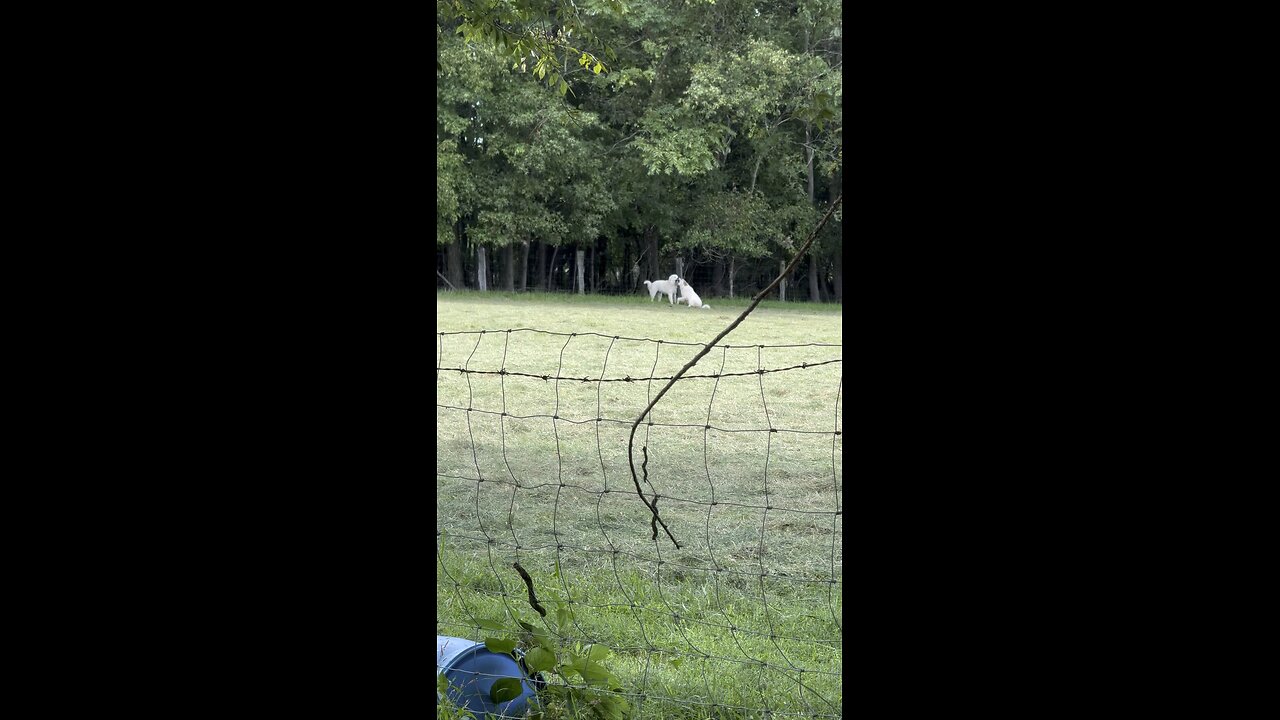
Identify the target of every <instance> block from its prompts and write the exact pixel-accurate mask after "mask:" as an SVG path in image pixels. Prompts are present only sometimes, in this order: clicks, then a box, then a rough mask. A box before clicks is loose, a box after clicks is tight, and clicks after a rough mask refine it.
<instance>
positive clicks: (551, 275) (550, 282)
mask: <svg viewBox="0 0 1280 720" xmlns="http://www.w3.org/2000/svg"><path fill="white" fill-rule="evenodd" d="M558 254H560V246H559V245H553V246H552V247H551V262H550V264H548V265H547V292H555V291H556V276H557V275H559V274H560V273H559V272H557V269H558V268H557V267H556V255H558Z"/></svg>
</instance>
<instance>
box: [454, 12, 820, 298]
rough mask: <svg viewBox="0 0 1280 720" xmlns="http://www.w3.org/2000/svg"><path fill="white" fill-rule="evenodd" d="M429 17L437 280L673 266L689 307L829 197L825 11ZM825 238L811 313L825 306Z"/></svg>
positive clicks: (736, 279) (624, 286)
mask: <svg viewBox="0 0 1280 720" xmlns="http://www.w3.org/2000/svg"><path fill="white" fill-rule="evenodd" d="M440 6H443V9H441V10H440V12H438V31H437V39H438V44H439V50H438V61H437V68H438V71H437V85H438V87H437V115H438V117H437V161H436V164H437V201H436V205H437V231H436V239H437V245H438V246H439V247H440V248H442V250H443V253H442V254H443V256H444V268H445V274H446V275H447V276H448V277H449V278H450V279H451V280H456V281H458V282H459V283H461V282H463V278H464V276H465V282H466V285H467V286H469V287H482V288H483V287H488V286H489V285H490V282H489V281H488V278H489V276H493V277H494V278H497V279H498V280H499V282H498V284H499V285H500V286H501V287H503V288H504V289H523V288H524V287H526V286H527V285H528V283H529V281H530V279H531V280H532V284H533V285H534V286H535V287H544V288H547V289H557V290H568V289H571V288H576V289H577V290H578V291H579V292H582V291H583V290H584V289H587V288H589V289H591V290H593V291H605V292H618V291H632V290H635V289H636V288H637V287H638V286H639V283H640V280H643V279H653V278H658V277H665V276H666V275H668V274H669V273H670V272H672V271H676V270H677V268H680V269H682V274H687V273H689V272H699V273H704V274H703V275H701V276H700V277H702V278H704V279H705V278H709V288H708V287H707V286H706V285H705V284H704V285H703V286H702V287H700V290H702V294H703V295H704V297H712V296H714V295H716V294H728V293H733V294H742V293H747V292H753V291H754V290H755V289H758V287H759V286H760V285H761V284H763V283H765V282H767V281H768V280H769V279H771V278H772V276H773V275H776V273H777V270H778V268H779V263H780V262H782V261H783V260H785V259H787V258H789V256H790V254H791V253H793V252H794V240H796V239H799V238H802V237H803V236H804V234H807V233H808V231H809V229H810V228H812V226H813V224H814V223H815V222H816V221H817V218H818V217H819V216H820V214H821V212H822V211H823V210H825V208H826V205H827V203H828V202H830V201H831V200H832V199H833V198H834V197H835V196H836V195H838V194H839V192H840V183H841V180H840V160H841V157H842V155H841V152H840V143H841V127H842V120H841V115H840V108H839V101H840V96H841V71H840V62H841V59H840V57H841V56H840V52H841V48H840V7H839V5H838V4H836V3H832V2H830V1H829V0H803V1H802V2H790V3H787V2H784V3H765V2H762V1H761V2H751V1H749V0H718V1H714V2H713V1H711V0H657V1H656V2H646V3H642V4H641V3H637V4H634V5H630V6H627V5H623V4H622V3H618V2H594V3H582V2H578V3H576V4H573V5H571V6H569V7H567V8H566V7H565V6H561V5H560V4H558V3H556V2H535V1H532V0H530V1H528V2H526V1H524V0H486V1H483V2H442V3H440ZM504 38H505V39H504ZM828 227H829V228H830V229H829V230H828V231H827V232H825V233H824V236H823V237H822V238H821V239H820V242H819V243H818V244H817V245H816V246H815V248H816V251H815V252H814V253H813V254H812V258H811V260H810V261H809V262H808V265H807V268H808V281H809V282H808V293H807V296H808V297H809V298H811V299H831V298H834V299H837V300H838V299H840V297H841V278H840V273H841V271H842V254H841V252H840V246H839V230H838V223H836V222H833V223H831V224H829V226H828ZM493 251H498V252H500V253H501V255H502V262H500V263H497V264H496V265H497V266H496V267H495V263H493V262H491V261H490V258H491V254H490V253H491V252H493ZM517 251H519V252H517ZM519 256H522V257H519ZM530 261H532V265H531V266H530V265H529V263H530ZM464 263H465V264H468V265H469V272H465V273H464V272H463V271H462V270H461V265H462V264H464ZM708 271H709V275H708V274H706V273H707V272H708ZM579 278H581V280H579ZM584 286H585V287H584ZM793 295H794V293H793ZM824 296H825V298H824Z"/></svg>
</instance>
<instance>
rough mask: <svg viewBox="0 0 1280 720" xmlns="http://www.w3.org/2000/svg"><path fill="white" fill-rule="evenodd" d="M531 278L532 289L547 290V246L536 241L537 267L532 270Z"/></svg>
mask: <svg viewBox="0 0 1280 720" xmlns="http://www.w3.org/2000/svg"><path fill="white" fill-rule="evenodd" d="M534 272H535V275H534V276H533V282H534V286H533V287H534V288H535V289H537V290H546V289H547V244H546V243H544V242H542V241H538V267H536V268H534Z"/></svg>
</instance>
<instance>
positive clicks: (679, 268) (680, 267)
mask: <svg viewBox="0 0 1280 720" xmlns="http://www.w3.org/2000/svg"><path fill="white" fill-rule="evenodd" d="M676 275H678V276H680V277H684V258H682V257H680V256H678V255H677V256H676ZM685 282H688V281H687V280H686V281H685Z"/></svg>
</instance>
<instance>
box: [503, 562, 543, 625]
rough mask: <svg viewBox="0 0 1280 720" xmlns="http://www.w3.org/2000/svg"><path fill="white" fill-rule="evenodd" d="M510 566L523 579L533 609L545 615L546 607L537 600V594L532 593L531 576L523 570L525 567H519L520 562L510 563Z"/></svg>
mask: <svg viewBox="0 0 1280 720" xmlns="http://www.w3.org/2000/svg"><path fill="white" fill-rule="evenodd" d="M511 567H513V568H515V569H516V572H518V573H520V577H521V579H523V580H524V586H525V587H526V588H528V590H529V604H530V605H532V606H533V609H534V610H537V611H538V614H539V615H541V616H542V617H546V616H547V609H546V608H544V607H542V605H541V604H540V603H539V602H538V596H537V595H534V594H533V578H531V577H529V573H527V572H525V569H524V568H522V567H520V563H512V564H511Z"/></svg>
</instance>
